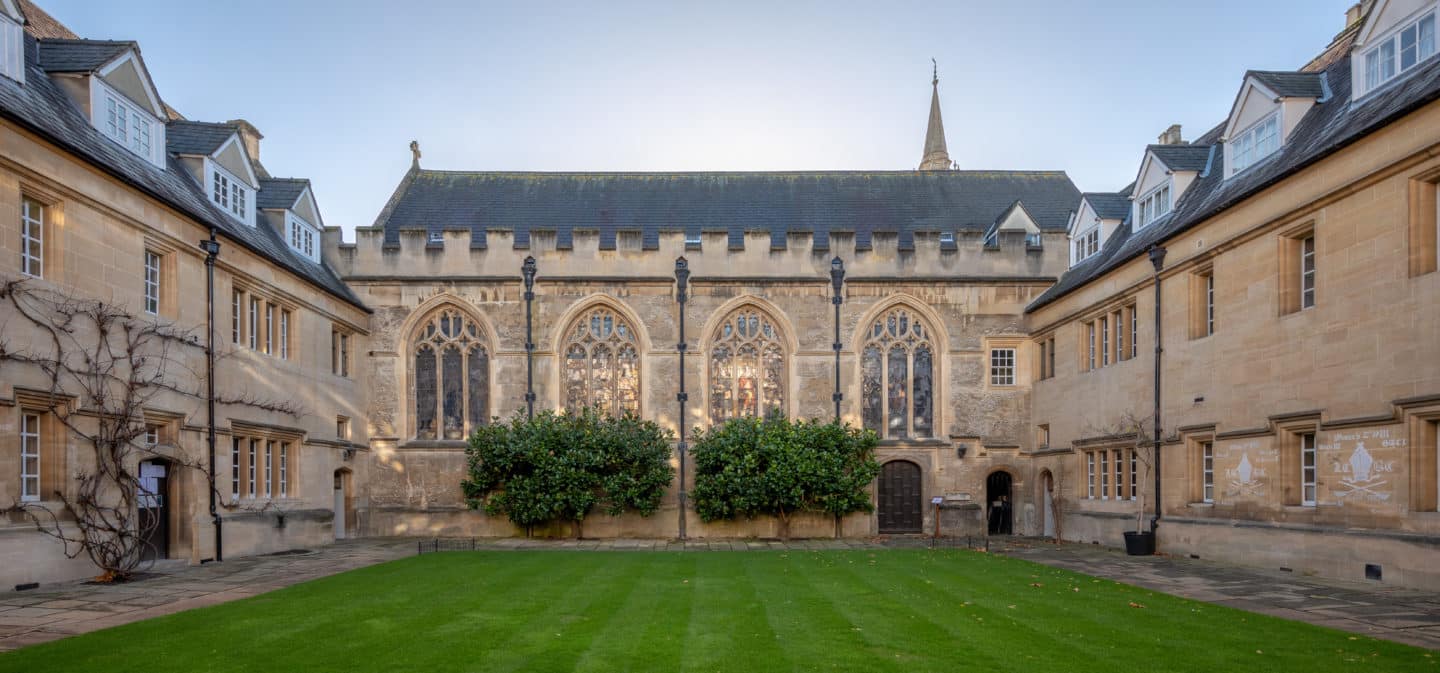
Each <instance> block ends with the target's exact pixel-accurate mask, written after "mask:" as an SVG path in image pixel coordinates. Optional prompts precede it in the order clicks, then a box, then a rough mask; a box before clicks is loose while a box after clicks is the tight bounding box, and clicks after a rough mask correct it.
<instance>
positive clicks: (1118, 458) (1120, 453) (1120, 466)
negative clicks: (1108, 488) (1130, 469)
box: [1110, 449, 1125, 500]
mask: <svg viewBox="0 0 1440 673" xmlns="http://www.w3.org/2000/svg"><path fill="white" fill-rule="evenodd" d="M1110 460H1111V461H1113V463H1114V464H1113V465H1111V466H1110V467H1111V468H1113V469H1114V472H1115V476H1114V479H1115V499H1116V500H1124V499H1125V495H1124V493H1125V490H1124V489H1125V450H1124V449H1115V450H1114V452H1113V453H1111V454H1110Z"/></svg>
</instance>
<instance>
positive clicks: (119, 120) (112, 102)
mask: <svg viewBox="0 0 1440 673" xmlns="http://www.w3.org/2000/svg"><path fill="white" fill-rule="evenodd" d="M154 126H155V122H154V121H153V120H152V119H151V117H150V115H149V114H147V113H145V112H141V111H140V108H138V107H136V106H134V105H131V104H130V102H129V101H126V100H125V99H124V98H123V97H121V96H119V95H116V94H114V93H110V92H109V91H107V92H105V123H104V125H103V126H102V127H101V130H102V131H104V132H105V135H107V136H109V137H110V139H111V140H114V141H115V142H117V143H120V144H121V145H124V146H125V148H126V149H128V150H130V151H131V152H134V153H136V154H138V155H140V156H142V157H145V158H147V159H148V158H150V156H151V151H150V149H151V147H150V137H151V136H152V135H153V134H154Z"/></svg>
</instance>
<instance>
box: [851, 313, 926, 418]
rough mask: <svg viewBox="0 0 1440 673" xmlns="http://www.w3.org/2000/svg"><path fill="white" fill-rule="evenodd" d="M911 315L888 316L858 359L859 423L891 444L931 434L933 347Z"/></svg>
mask: <svg viewBox="0 0 1440 673" xmlns="http://www.w3.org/2000/svg"><path fill="white" fill-rule="evenodd" d="M931 338H932V337H931V332H930V329H929V328H928V327H926V326H925V325H924V323H922V322H921V321H920V319H919V317H918V316H916V315H915V314H914V313H913V312H912V311H911V310H910V309H908V308H904V307H896V308H893V309H890V310H889V311H886V312H885V314H884V315H882V316H880V317H879V318H878V319H877V320H876V321H875V322H874V323H872V324H871V326H870V329H869V330H867V331H866V333H865V339H866V343H865V345H864V347H863V348H862V350H861V355H860V404H861V413H860V416H861V422H862V423H863V424H864V425H865V427H866V428H869V429H871V430H874V431H876V432H878V433H881V435H882V436H884V437H887V438H890V439H905V438H910V437H917V438H927V437H932V436H933V435H934V433H935V396H934V390H935V389H934V379H935V346H934V344H933V343H932V341H931Z"/></svg>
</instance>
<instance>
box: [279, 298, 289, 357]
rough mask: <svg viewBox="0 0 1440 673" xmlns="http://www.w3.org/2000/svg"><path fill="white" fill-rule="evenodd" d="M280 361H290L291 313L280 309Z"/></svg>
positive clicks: (283, 308) (282, 308)
mask: <svg viewBox="0 0 1440 673" xmlns="http://www.w3.org/2000/svg"><path fill="white" fill-rule="evenodd" d="M279 338H280V359H281V360H289V359H290V311H289V310H288V309H286V308H285V307H283V306H282V307H281V308H280V337H279Z"/></svg>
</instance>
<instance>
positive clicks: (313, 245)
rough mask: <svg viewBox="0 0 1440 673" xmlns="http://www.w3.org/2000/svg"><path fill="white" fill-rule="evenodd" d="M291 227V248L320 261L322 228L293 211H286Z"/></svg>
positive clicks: (308, 257)
mask: <svg viewBox="0 0 1440 673" xmlns="http://www.w3.org/2000/svg"><path fill="white" fill-rule="evenodd" d="M285 220H286V222H287V223H288V225H289V229H290V236H289V239H288V240H289V242H290V249H292V250H294V251H295V252H297V253H299V254H300V255H302V256H304V257H305V259H308V260H310V261H312V262H318V261H320V245H319V242H320V229H319V227H316V226H315V225H312V224H310V223H309V222H307V221H305V218H303V217H300V216H299V215H296V214H295V213H294V212H292V211H289V210H287V211H285Z"/></svg>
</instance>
